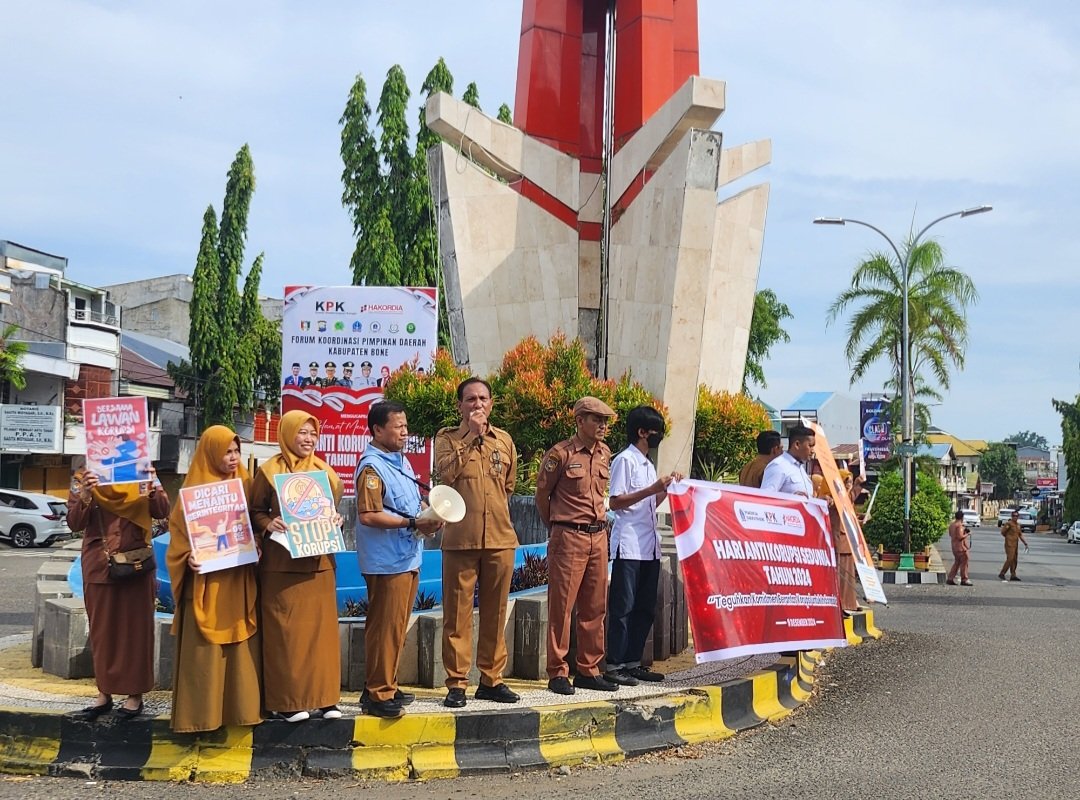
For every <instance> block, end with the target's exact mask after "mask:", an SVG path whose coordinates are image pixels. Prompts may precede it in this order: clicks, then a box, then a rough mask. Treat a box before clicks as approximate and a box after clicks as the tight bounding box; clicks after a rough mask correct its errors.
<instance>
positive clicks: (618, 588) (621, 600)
mask: <svg viewBox="0 0 1080 800" xmlns="http://www.w3.org/2000/svg"><path fill="white" fill-rule="evenodd" d="M659 580H660V560H659V559H650V560H649V561H637V560H633V559H625V558H616V559H615V560H614V561H613V562H612V564H611V581H610V583H609V584H608V607H607V668H608V669H609V670H615V669H621V668H623V667H638V666H641V654H642V652H643V651H644V649H645V640H646V639H648V638H649V630H650V629H651V628H652V624H653V617H654V616H655V615H656V587H657V583H658V582H659Z"/></svg>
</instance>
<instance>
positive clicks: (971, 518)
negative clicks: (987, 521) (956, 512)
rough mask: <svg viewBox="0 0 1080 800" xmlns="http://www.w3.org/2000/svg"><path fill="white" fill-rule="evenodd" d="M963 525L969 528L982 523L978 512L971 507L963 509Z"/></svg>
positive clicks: (976, 526)
mask: <svg viewBox="0 0 1080 800" xmlns="http://www.w3.org/2000/svg"><path fill="white" fill-rule="evenodd" d="M963 513H964V520H963V521H964V525H966V526H967V527H969V528H978V527H979V525H980V524H982V520H981V519H979V512H978V511H976V510H975V509H973V508H966V509H964V512H963Z"/></svg>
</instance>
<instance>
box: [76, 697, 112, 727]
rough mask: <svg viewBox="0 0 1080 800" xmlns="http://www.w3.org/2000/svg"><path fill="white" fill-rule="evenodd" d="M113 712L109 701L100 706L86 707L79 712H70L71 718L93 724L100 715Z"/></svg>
mask: <svg viewBox="0 0 1080 800" xmlns="http://www.w3.org/2000/svg"><path fill="white" fill-rule="evenodd" d="M112 710H113V701H112V700H111V699H110V700H109V701H108V702H107V703H102V704H101V705H100V706H87V707H86V708H83V709H80V710H79V711H75V712H72V714H71V718H72V719H77V720H79V721H80V722H93V721H94V720H96V719H97V718H98V717H100V716H101V715H102V714H108V713H109V712H110V711H112Z"/></svg>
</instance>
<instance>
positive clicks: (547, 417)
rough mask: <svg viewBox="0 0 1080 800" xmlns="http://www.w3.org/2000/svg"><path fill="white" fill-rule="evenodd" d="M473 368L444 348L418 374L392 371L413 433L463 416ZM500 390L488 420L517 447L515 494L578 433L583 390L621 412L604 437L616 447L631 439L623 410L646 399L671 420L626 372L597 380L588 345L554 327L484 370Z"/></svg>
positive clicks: (527, 488) (393, 391)
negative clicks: (462, 388)
mask: <svg viewBox="0 0 1080 800" xmlns="http://www.w3.org/2000/svg"><path fill="white" fill-rule="evenodd" d="M468 377H470V373H469V372H468V371H466V370H464V369H462V368H460V367H458V366H457V365H455V364H454V361H453V358H452V357H451V356H450V354H449V353H448V352H447V351H445V350H439V351H438V352H437V353H436V354H435V363H434V365H433V367H432V371H431V372H430V373H428V374H426V375H418V374H416V372H415V371H414V370H412V369H410V368H408V366H405V367H402V368H401V369H399V370H398V371H397V372H395V373H394V374H393V375H392V376H391V377H390V381H389V383H388V385H387V387H386V392H385V396H386V399H387V400H396V401H397V402H399V403H401V404H403V405H404V406H405V408H406V409H408V416H409V432H410V433H413V434H416V435H418V436H424V437H432V436H434V435H435V434H436V433H437V432H438V430H439V429H440V428H443V427H447V426H456V425H458V424H459V423H460V422H461V419H460V416H459V414H458V409H457V387H458V384H459V383H461V381H463V380H465V379H466V378H468ZM487 381H488V383H490V384H491V390H492V393H493V394H494V397H495V403H494V406H493V408H492V411H491V423H492V424H493V425H497V426H498V427H500V428H504V429H505V430H506V431H507V432H508V433H509V434H510V437H511V438H512V439H513V440H514V444H515V445H516V446H517V449H518V455H519V458H518V480H517V487H516V489H515V491H516V492H517V493H518V494H532V492H533V491H534V490H535V488H536V473H537V471H538V469H539V466H540V460H541V457H542V456H543V454H544V452H545V451H546V450H547V449H548V448H549V447H551V446H552V445H554V444H556V443H557V442H559V441H562V440H563V439H567V438H569V437H570V436H572V435H573V433H574V429H575V426H574V403H576V402H577V401H578V399H579V398H581V397H583V396H585V395H593V396H594V397H599V398H600V399H601V400H603V401H604V402H605V403H607V404H608V405H609V406H611V407H612V408H613V409H614V410H615V412H616V413H617V414H618V417H617V419H616V420H615V424H614V425H612V426H611V428H610V429H609V430H608V436H607V442H608V445H609V446H610V447H611V448H612V450H619V449H621V448H622V446H623V443H624V442H625V441H626V415H627V414H628V413H629V412H630V409H631V408H634V407H635V406H639V405H649V406H652V407H653V408H655V409H657V410H658V411H659V412H660V413H661V414H662V415H663V416H664V419H665V420H667V419H668V416H667V409H666V408H665V407H664V405H663V404H662V403H660V402H658V401H657V400H656V399H655V398H654V397H653V396H652V395H651V394H650V393H649V392H648V391H646V389H645V388H644V387H643V386H642V385H641V384H640V383H637V382H635V381H634V380H633V378H632V375H631V374H630V373H629V372H627V373H625V374H623V375H622V376H620V378H619V379H618V380H617V381H612V380H600V379H599V378H595V377H593V375H592V374H591V373H590V372H589V368H588V364H587V362H586V359H585V348H584V346H583V345H582V344H581V342H580V341H579V340H577V339H573V340H569V339H567V338H566V336H564V335H563V334H556V335H555V336H553V337H552V338H551V340H550V341H549V342H548V343H547V344H546V345H544V344H541V343H540V342H539V341H538V340H537V339H536V337H535V336H530V337H528V338H526V339H523V340H522V341H521V342H520V343H519V344H518V345H517V346H516V347H514V348H513V349H512V350H510V351H509V352H508V353H507V354H506V355H505V356H504V357H503V360H502V364H501V365H500V366H499V369H498V370H497V371H496V372H495V374H493V375H490V376H488V377H487Z"/></svg>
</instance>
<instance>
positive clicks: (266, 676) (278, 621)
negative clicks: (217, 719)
mask: <svg viewBox="0 0 1080 800" xmlns="http://www.w3.org/2000/svg"><path fill="white" fill-rule="evenodd" d="M318 441H319V421H318V420H317V419H315V417H313V416H311V415H310V414H308V413H306V412H304V411H290V412H288V413H287V414H285V415H284V416H282V418H281V424H280V425H279V426H278V445H279V446H280V448H281V452H280V453H279V454H278V455H276V456H274V457H273V458H271V459H269V460H268V461H267V462H266V463H264V464H263V465H262V466H261V467H259V471H258V472H257V473H255V478H254V481H253V482H252V488H251V496H250V497H251V521H252V523H253V525H254V527H255V539H256V541H258V542H260V543H261V546H262V557H261V559H260V560H259V609H260V612H261V618H260V619H261V633H262V645H263V692H264V700H265V707H266V710H267V711H270V712H273V713H274V715H275V716H276V717H277V718H279V719H284V720H286V721H288V722H302V721H303V720H305V719H308V718H309V717H310V716H322V717H324V718H326V719H337V718H339V717H340V716H341V711H339V710H338V707H337V703H338V701H339V700H340V699H341V655H340V644H339V639H338V610H337V589H336V584H335V564H334V557H333V556H330V555H328V556H310V557H307V558H291V557H290V556H289V551H288V549H287V548H286V547H285V546H284V545H282V544H279V543H278V542H275V541H274V540H272V539H271V538H270V536H271V534H274V533H279V532H284V531H285V521H284V520H283V519H282V518H281V508H280V506H279V504H278V497H277V492H276V491H275V489H274V475H278V474H282V473H287V472H314V471H316V470H323V471H324V472H326V474H327V475H328V476H329V478H330V487H331V489H332V490H333V493H334V504H335V505H337V503H338V502H340V501H341V493H342V485H341V480H340V478H338V476H337V474H336V473H335V472H334V470H333V468H332V467H330V466H329V465H328V464H327V463H326V462H325V461H323V460H322V459H321V458H318V457H317V456H316V455H315V445H316V444H317V443H318ZM339 524H340V520H339Z"/></svg>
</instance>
